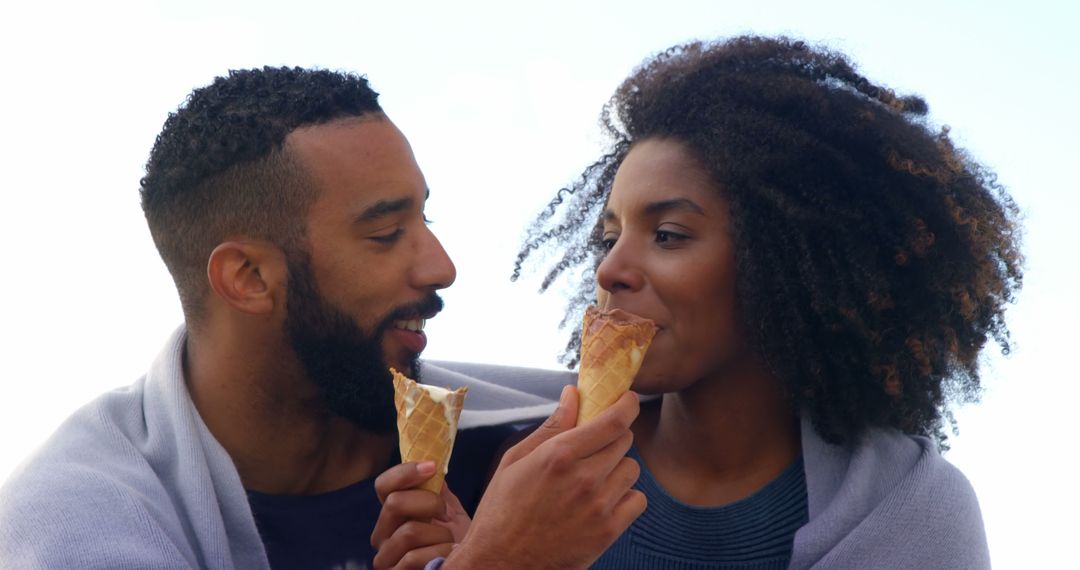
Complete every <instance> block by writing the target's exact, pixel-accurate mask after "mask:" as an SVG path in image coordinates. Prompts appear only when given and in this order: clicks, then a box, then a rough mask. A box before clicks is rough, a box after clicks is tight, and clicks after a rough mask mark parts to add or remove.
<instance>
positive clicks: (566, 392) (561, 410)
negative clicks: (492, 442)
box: [502, 386, 578, 466]
mask: <svg viewBox="0 0 1080 570" xmlns="http://www.w3.org/2000/svg"><path fill="white" fill-rule="evenodd" d="M577 414H578V391H577V387H575V386H564V387H563V390H562V394H561V395H560V396H559V407H558V408H555V411H554V412H552V413H551V415H550V416H548V419H547V420H546V421H545V422H544V423H543V424H542V425H541V426H540V427H538V428H536V429H535V430H534V431H533V432H532V433H531V434H529V437H526V438H525V439H523V440H521V441H520V442H519V443H518V444H517V445H515V446H514V447H511V448H510V449H509V450H508V451H507V452H506V454H505V455H503V459H502V465H504V466H505V465H510V464H511V463H514V462H515V461H517V460H519V459H521V458H522V457H525V456H526V455H528V454H529V453H531V452H532V450H534V449H536V448H537V447H538V446H539V445H540V444H542V443H544V442H545V441H547V440H549V439H551V438H553V437H555V436H557V435H559V434H560V433H563V432H565V431H566V430H568V429H570V428H572V427H574V426H575V425H576V424H577Z"/></svg>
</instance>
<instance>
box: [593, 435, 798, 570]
mask: <svg viewBox="0 0 1080 570" xmlns="http://www.w3.org/2000/svg"><path fill="white" fill-rule="evenodd" d="M627 455H628V456H629V457H631V458H633V459H635V460H636V461H637V462H638V463H639V464H641V477H640V478H639V479H638V482H637V485H636V488H637V489H638V490H640V491H641V492H642V493H644V494H645V497H646V498H647V499H648V501H649V508H648V509H646V511H645V513H644V514H643V515H641V517H640V518H638V519H637V520H636V521H634V524H633V525H632V526H631V527H630V529H629V530H628V531H627V532H625V533H623V535H622V536H621V537H620V538H619V540H618V541H616V542H615V544H614V545H612V547H611V548H610V549H609V550H608V551H607V552H605V553H604V555H603V556H602V557H601V558H600V559H599V560H598V561H597V562H596V564H594V565H593V566H592V568H593V569H594V570H609V569H626V568H656V569H659V570H703V569H705V568H708V569H712V570H751V569H752V570H774V569H775V570H783V569H784V568H787V567H788V563H789V562H790V560H791V548H792V544H793V541H794V538H795V531H796V530H798V529H799V527H801V526H803V525H804V524H806V521H807V518H808V514H807V505H806V476H805V474H804V471H803V461H802V457H800V458H799V459H797V460H796V461H795V462H794V463H792V465H791V466H789V467H788V468H787V469H785V470H784V472H783V473H781V474H780V475H779V476H778V477H777V478H776V479H774V480H773V481H772V482H770V483H769V484H768V485H766V486H765V487H763V488H762V489H760V490H759V491H757V492H755V493H754V494H752V495H750V496H749V497H746V498H745V499H742V500H740V501H736V502H734V503H731V504H729V505H724V506H721V507H695V506H692V505H687V504H685V503H682V502H680V501H679V500H677V499H675V498H674V497H672V496H671V495H669V494H668V493H667V491H665V490H664V489H663V487H661V486H660V484H659V483H658V482H657V481H656V479H655V478H653V475H652V473H651V472H649V470H648V468H647V467H646V466H645V463H644V462H643V461H642V460H641V457H640V456H639V455H638V453H637V450H636V449H631V450H630V453H628V454H627Z"/></svg>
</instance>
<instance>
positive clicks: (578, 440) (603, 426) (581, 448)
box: [550, 392, 640, 458]
mask: <svg viewBox="0 0 1080 570" xmlns="http://www.w3.org/2000/svg"><path fill="white" fill-rule="evenodd" d="M639 410H640V406H639V404H638V397H637V394H635V393H633V392H627V393H625V394H623V395H622V397H620V398H619V399H618V400H616V401H615V403H614V404H612V405H611V407H609V408H608V409H606V410H604V411H603V412H600V414H599V415H597V416H596V417H595V418H593V419H592V420H590V421H589V423H587V424H585V425H583V426H580V427H579V428H577V429H575V430H573V431H570V432H565V433H561V434H556V435H557V437H556V438H550V439H551V440H552V443H553V444H554V440H556V439H557V440H559V445H566V446H568V448H569V450H568V451H569V452H570V454H571V455H573V456H574V457H576V458H585V457H590V456H592V455H595V454H597V453H599V452H600V451H601V450H603V449H604V448H606V447H608V446H609V445H611V444H612V443H613V442H615V441H617V440H619V438H622V437H624V436H625V434H626V433H628V431H627V430H629V429H630V424H632V423H633V422H634V418H636V417H637V415H638V411H639ZM626 449H629V447H627V448H626ZM626 449H624V450H623V452H624V453H625V452H626Z"/></svg>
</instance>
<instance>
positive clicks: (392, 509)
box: [371, 489, 446, 548]
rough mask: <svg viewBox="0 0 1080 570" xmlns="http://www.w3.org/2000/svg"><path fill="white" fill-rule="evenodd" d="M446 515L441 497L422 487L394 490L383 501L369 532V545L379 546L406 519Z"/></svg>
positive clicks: (429, 518)
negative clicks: (372, 529) (377, 516)
mask: <svg viewBox="0 0 1080 570" xmlns="http://www.w3.org/2000/svg"><path fill="white" fill-rule="evenodd" d="M440 517H441V518H445V517H446V503H445V502H443V499H442V497H440V496H439V495H436V494H434V493H432V492H430V491H425V490H424V489H407V490H405V491H396V492H394V493H391V494H390V496H388V497H387V498H386V500H385V501H383V508H382V512H380V513H379V520H378V521H376V522H375V530H374V531H372V533H371V545H372V546H374V547H375V548H381V547H382V546H381V545H382V543H383V542H384V541H386V540H387V539H388V538H389V537H390V536H392V535H393V534H394V533H395V532H397V530H398V528H400V527H402V526H404V525H405V524H408V523H407V521H425V522H427V521H431V520H432V519H434V518H440Z"/></svg>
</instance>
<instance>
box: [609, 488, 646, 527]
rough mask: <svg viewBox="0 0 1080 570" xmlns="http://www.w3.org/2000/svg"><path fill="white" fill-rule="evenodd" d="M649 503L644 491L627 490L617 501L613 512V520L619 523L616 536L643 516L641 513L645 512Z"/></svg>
mask: <svg viewBox="0 0 1080 570" xmlns="http://www.w3.org/2000/svg"><path fill="white" fill-rule="evenodd" d="M648 505H649V501H648V500H647V499H646V498H645V494H644V493H642V492H641V491H638V490H637V489H630V490H629V491H627V492H626V494H625V495H623V496H622V497H621V498H620V499H619V501H618V502H617V503H615V508H614V509H612V512H611V520H612V522H613V523H615V524H616V525H617V527H616V529H615V530H616V534H615V536H618V535H620V534H622V533H623V532H624V531H625V530H626V529H628V528H630V525H631V524H633V522H634V521H635V520H637V518H638V517H640V516H641V513H644V512H645V507H647V506H648Z"/></svg>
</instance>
